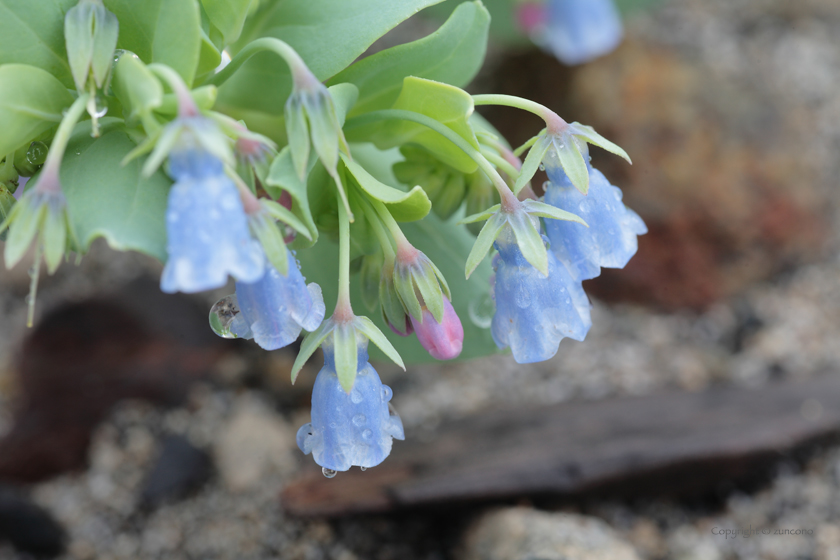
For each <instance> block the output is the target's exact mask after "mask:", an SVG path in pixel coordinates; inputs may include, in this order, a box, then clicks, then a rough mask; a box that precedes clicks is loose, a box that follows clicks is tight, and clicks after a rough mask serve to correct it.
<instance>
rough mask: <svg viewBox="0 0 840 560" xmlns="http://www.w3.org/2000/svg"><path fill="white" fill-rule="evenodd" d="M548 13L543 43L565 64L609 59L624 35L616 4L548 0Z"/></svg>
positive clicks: (597, 0) (595, 0)
mask: <svg viewBox="0 0 840 560" xmlns="http://www.w3.org/2000/svg"><path fill="white" fill-rule="evenodd" d="M546 11H547V13H546V25H545V30H544V36H543V42H544V43H545V44H546V47H547V48H548V49H549V50H551V52H553V53H554V56H556V57H557V58H558V59H560V61H561V62H563V63H564V64H569V65H574V64H583V63H584V62H589V61H590V60H592V59H595V58H598V57H599V56H602V55H605V54H607V53H609V52H611V51H612V50H614V49H615V48H616V47H617V46H618V44H619V43H620V42H621V38H622V36H623V35H624V29H623V27H622V25H621V16H620V15H619V13H618V9H617V8H616V6H615V4H614V2H613V0H548V3H547V6H546Z"/></svg>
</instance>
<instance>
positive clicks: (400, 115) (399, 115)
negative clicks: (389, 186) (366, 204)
mask: <svg viewBox="0 0 840 560" xmlns="http://www.w3.org/2000/svg"><path fill="white" fill-rule="evenodd" d="M378 120H404V121H411V122H415V123H417V124H421V125H423V126H425V127H428V128H430V129H432V130H434V131H435V132H437V133H438V134H440V135H441V136H443V137H444V138H446V139H447V140H449V141H450V142H452V143H453V144H455V145H456V146H457V147H458V148H460V149H461V150H462V151H463V152H464V153H465V154H467V156H469V157H470V158H471V159H472V160H473V161H475V162H476V163H477V164H478V167H479V169H481V170H482V171H483V172H484V174H485V175H487V177H488V178H489V179H490V181H491V182H492V183H493V186H494V187H496V190H497V191H499V196H500V197H501V198H502V208H503V209H504V210H505V211H513V210H514V209H515V208H518V206H519V201H518V200H517V199H516V196H515V195H514V194H513V192H512V191H511V190H510V187H508V185H507V183H506V182H505V180H504V179H502V176H501V175H499V172H498V171H496V168H495V167H493V165H491V164H490V162H489V161H487V158H485V157H484V156H483V155H481V153H480V152H479V151H478V150H476V149H475V148H474V147H473V146H472V145H470V144H469V142H467V141H466V140H465V139H464V138H462V137H461V136H459V135H458V134H457V133H456V132H455V131H453V130H452V129H450V128H448V127H447V126H445V125H443V124H441V123H439V122H438V121H436V120H434V119H433V118H431V117H427V116H426V115H423V114H420V113H415V112H414V111H403V110H401V109H386V110H383V111H372V112H370V113H365V114H364V115H360V116H358V117H353V118H352V119H348V120H347V122H346V123H345V124H344V128H345V129H348V128H354V127H357V126H363V125H366V124H369V123H371V122H375V121H378ZM377 210H378V208H377Z"/></svg>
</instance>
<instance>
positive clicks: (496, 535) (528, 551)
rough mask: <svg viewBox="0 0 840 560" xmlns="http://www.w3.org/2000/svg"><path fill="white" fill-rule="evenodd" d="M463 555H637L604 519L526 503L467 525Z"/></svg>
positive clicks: (599, 559) (482, 558) (543, 559)
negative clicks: (535, 507)
mask: <svg viewBox="0 0 840 560" xmlns="http://www.w3.org/2000/svg"><path fill="white" fill-rule="evenodd" d="M460 558H461V560H537V559H539V560H638V558H639V557H638V556H637V555H636V552H635V551H634V550H633V547H632V546H631V545H630V544H628V543H627V542H624V541H623V540H621V538H620V537H619V536H618V535H617V534H616V533H615V532H614V531H613V530H612V529H611V528H610V527H609V526H608V525H607V524H606V523H605V522H603V521H601V520H600V519H598V518H595V517H587V516H584V515H575V514H571V513H548V512H543V511H537V510H533V509H530V508H525V507H516V508H508V509H502V510H497V511H493V512H490V513H488V514H486V515H484V516H483V517H481V518H480V519H479V520H478V521H476V522H475V524H474V525H473V526H472V527H471V528H470V529H469V530H468V532H467V536H466V538H465V542H464V550H463V553H462V555H461V556H460Z"/></svg>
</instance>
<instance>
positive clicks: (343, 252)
mask: <svg viewBox="0 0 840 560" xmlns="http://www.w3.org/2000/svg"><path fill="white" fill-rule="evenodd" d="M335 196H336V199H337V201H338V206H337V208H336V210H337V211H338V236H339V237H338V301H337V302H336V304H335V313H334V317H335V319H336V320H343V321H348V320H350V319H352V317H353V307H352V305H351V304H350V220H349V219H348V217H347V212H345V211H344V205H343V204H342V201H341V195H339V194H338V193H336V195H335Z"/></svg>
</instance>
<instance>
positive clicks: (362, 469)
mask: <svg viewBox="0 0 840 560" xmlns="http://www.w3.org/2000/svg"><path fill="white" fill-rule="evenodd" d="M359 469H361V471H362V472H365V471H366V470H367V467H359Z"/></svg>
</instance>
